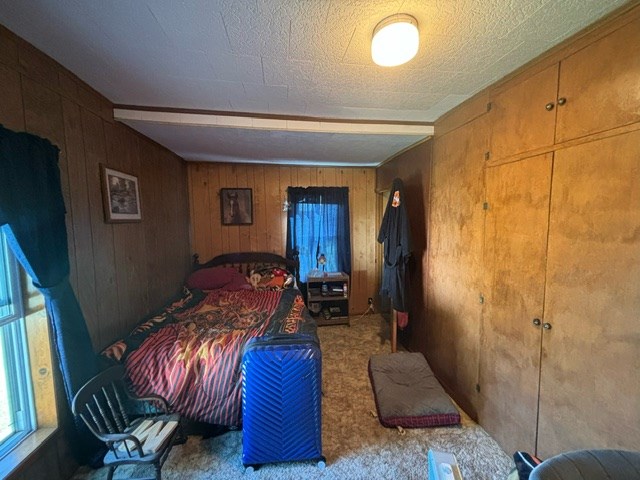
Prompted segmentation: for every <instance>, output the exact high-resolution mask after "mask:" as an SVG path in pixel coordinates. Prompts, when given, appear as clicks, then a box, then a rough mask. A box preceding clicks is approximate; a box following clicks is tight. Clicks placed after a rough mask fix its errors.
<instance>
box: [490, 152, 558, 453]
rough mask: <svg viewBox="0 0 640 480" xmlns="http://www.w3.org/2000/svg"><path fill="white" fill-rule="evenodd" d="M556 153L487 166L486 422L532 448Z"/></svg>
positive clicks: (499, 435) (502, 440) (505, 440)
mask: <svg viewBox="0 0 640 480" xmlns="http://www.w3.org/2000/svg"><path fill="white" fill-rule="evenodd" d="M552 158H553V157H552V154H551V153H549V154H545V155H538V156H535V157H530V158H527V159H525V160H521V161H519V162H514V163H508V164H504V165H501V166H497V167H491V168H487V171H486V186H487V201H488V210H487V216H486V223H485V274H486V277H485V285H486V287H485V288H486V293H485V303H484V307H485V308H484V311H483V326H482V337H481V338H482V343H481V349H480V388H481V390H480V396H481V402H480V404H481V407H480V416H479V420H480V424H481V425H482V426H483V427H484V428H485V429H486V430H487V431H488V432H489V433H490V434H491V435H492V436H493V437H494V438H495V439H496V440H497V441H498V443H499V444H500V446H501V447H502V448H503V449H504V450H505V451H506V452H514V451H516V450H525V451H529V452H533V451H534V448H535V438H536V413H537V409H538V375H539V367H540V342H541V335H542V327H540V326H535V325H534V324H533V319H534V318H539V319H540V318H542V312H543V311H542V308H543V301H544V277H545V253H546V245H547V228H548V214H549V195H550V185H551V166H552Z"/></svg>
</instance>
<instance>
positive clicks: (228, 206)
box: [220, 188, 253, 225]
mask: <svg viewBox="0 0 640 480" xmlns="http://www.w3.org/2000/svg"><path fill="white" fill-rule="evenodd" d="M220 217H221V222H222V225H252V224H253V191H252V189H250V188H221V189H220Z"/></svg>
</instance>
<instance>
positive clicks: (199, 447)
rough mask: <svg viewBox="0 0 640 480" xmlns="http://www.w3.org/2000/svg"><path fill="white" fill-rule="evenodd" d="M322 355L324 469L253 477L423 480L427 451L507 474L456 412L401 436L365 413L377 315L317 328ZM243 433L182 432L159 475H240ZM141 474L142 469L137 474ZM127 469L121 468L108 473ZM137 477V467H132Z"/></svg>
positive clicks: (269, 470)
mask: <svg viewBox="0 0 640 480" xmlns="http://www.w3.org/2000/svg"><path fill="white" fill-rule="evenodd" d="M318 335H319V337H320V341H321V344H322V352H323V390H324V397H323V403H322V408H323V420H322V428H323V431H322V440H323V453H324V455H325V456H326V458H327V466H326V468H325V469H324V470H320V469H318V468H317V466H316V465H315V463H312V462H303V463H288V464H274V465H265V466H263V467H261V468H260V469H258V470H257V471H255V472H253V473H251V474H247V475H246V476H247V477H250V478H256V479H283V480H284V479H313V478H324V479H341V480H342V479H425V478H427V451H428V450H429V449H430V448H431V449H434V450H441V451H446V452H451V453H454V454H455V455H456V457H457V459H458V463H459V465H460V468H461V470H462V474H463V476H464V478H465V480H476V479H478V480H483V479H500V480H504V479H506V477H507V475H508V473H509V471H510V470H511V468H512V460H511V458H510V457H509V456H508V455H506V454H505V453H504V452H503V451H502V450H501V449H500V447H498V445H497V444H496V443H495V441H494V440H493V439H492V438H491V437H489V435H487V433H486V432H485V431H484V430H483V429H482V428H480V427H479V426H478V425H477V424H475V423H474V422H473V421H471V420H470V419H469V417H468V416H467V415H465V414H463V415H462V417H463V420H462V426H460V427H441V428H429V429H407V430H406V431H405V432H406V433H405V435H400V434H399V433H398V432H397V431H396V430H393V429H388V428H384V427H383V426H382V425H380V423H379V422H378V420H377V419H375V418H374V417H373V416H372V415H371V413H370V412H372V411H375V404H374V400H373V394H372V391H371V385H370V383H369V376H368V373H367V362H368V360H369V356H370V355H371V354H373V353H383V352H389V351H390V347H389V340H388V327H387V324H386V323H385V322H384V320H383V319H382V317H381V316H379V315H369V316H366V317H363V318H360V319H354V320H353V321H352V325H351V327H347V326H331V327H321V328H319V330H318ZM241 455H242V433H241V432H239V431H233V432H228V433H225V434H223V435H221V436H218V437H215V438H209V439H204V440H203V439H202V438H201V437H189V440H188V441H187V443H186V444H184V445H179V446H176V447H174V449H173V451H172V452H171V455H170V456H169V458H168V460H167V462H166V463H165V465H164V468H163V469H162V473H163V479H165V480H171V479H176V480H177V479H179V480H194V479H205V478H206V479H210V478H211V479H213V478H215V479H234V478H239V477H241V476H242V475H243V473H244V469H243V466H242V461H241ZM140 473H142V472H140ZM131 474H132V472H130V471H128V470H125V469H123V468H120V469H118V470H116V475H115V478H128V477H129V476H130V475H131ZM136 474H138V472H136ZM105 476H106V469H102V470H98V471H91V470H89V469H88V468H86V467H82V468H80V469H79V470H78V472H77V473H76V475H75V476H74V477H73V478H74V479H78V480H79V479H92V480H93V479H98V478H105Z"/></svg>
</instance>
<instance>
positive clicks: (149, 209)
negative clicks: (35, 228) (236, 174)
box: [0, 26, 190, 478]
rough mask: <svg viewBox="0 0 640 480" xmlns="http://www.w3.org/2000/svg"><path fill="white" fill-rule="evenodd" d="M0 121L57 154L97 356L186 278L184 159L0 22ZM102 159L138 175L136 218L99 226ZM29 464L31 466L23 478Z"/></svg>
mask: <svg viewBox="0 0 640 480" xmlns="http://www.w3.org/2000/svg"><path fill="white" fill-rule="evenodd" d="M0 123H1V124H3V125H4V126H5V127H7V128H10V129H12V130H16V131H27V132H30V133H33V134H35V135H39V136H41V137H45V138H47V139H49V140H50V141H51V142H52V143H54V144H55V145H57V146H58V147H59V148H60V172H61V178H62V190H63V194H64V200H65V205H66V208H67V217H66V223H67V233H68V239H69V240H68V242H69V257H70V263H71V273H70V280H71V284H72V286H73V288H74V290H75V292H76V295H77V297H78V299H79V301H80V305H81V307H82V311H83V313H84V315H85V318H86V320H87V325H88V327H89V332H90V335H91V339H92V342H93V346H94V349H96V351H98V350H99V349H101V348H102V347H105V346H106V345H108V344H109V343H110V342H111V341H113V340H114V339H116V338H117V337H119V336H122V335H124V334H126V333H127V332H128V331H129V330H130V329H131V327H132V326H133V325H134V324H135V323H136V322H137V321H138V320H139V319H140V318H141V317H142V316H143V315H145V314H147V313H148V312H150V311H151V310H153V309H155V308H158V307H159V306H161V305H162V304H163V303H164V302H165V301H166V300H167V299H168V298H169V297H171V296H172V295H173V294H175V293H177V292H178V291H179V289H180V286H181V285H182V283H183V281H184V277H185V275H186V274H187V272H188V269H189V265H190V253H189V238H188V235H189V227H188V220H189V217H188V199H187V182H186V176H187V171H186V170H187V169H186V165H185V162H184V161H183V160H182V159H181V158H179V157H177V156H176V155H174V154H172V153H171V152H169V151H168V150H166V149H165V148H163V147H161V146H159V145H157V144H155V143H153V142H151V141H150V140H148V139H146V138H144V137H142V136H141V135H139V134H137V133H135V132H134V131H133V130H131V129H129V128H128V127H126V126H124V125H122V124H119V123H116V122H114V120H113V106H112V104H111V103H110V102H109V101H108V100H107V99H105V98H104V97H102V96H101V95H99V94H98V93H97V92H95V91H94V90H92V89H91V88H89V87H88V86H87V85H86V84H85V83H83V82H82V81H81V80H79V79H78V78H77V77H76V76H75V75H73V74H72V73H70V72H69V71H68V70H66V69H64V68H63V67H62V66H60V65H59V64H57V63H56V62H54V61H53V60H52V59H50V58H49V57H47V56H46V55H44V54H43V53H42V52H40V51H39V50H37V49H36V48H34V47H33V46H31V45H30V44H28V43H27V42H25V41H24V40H22V39H20V38H19V37H17V36H15V35H14V34H13V33H11V32H10V31H8V30H7V29H5V28H4V27H2V26H0ZM100 163H105V164H107V165H108V166H111V167H113V168H116V169H121V170H123V171H125V172H127V173H130V174H133V175H137V176H138V177H139V181H140V191H141V195H142V216H143V220H142V222H140V223H131V224H107V223H105V222H104V216H103V211H102V197H101V189H100V170H99V164H100ZM61 395H63V394H62V393H61ZM59 396H60V395H59ZM56 439H57V440H56V442H58V443H59V442H61V441H64V440H63V436H56ZM52 448H53V452H52V453H51V452H49V453H43V454H42V455H41V457H43V458H46V459H47V460H46V465H45V466H44V467H43V468H44V469H45V470H46V475H47V478H67V477H68V475H69V471H68V467H67V466H66V464H65V462H63V461H62V460H61V459H60V461H58V460H59V459H58V456H57V451H63V450H64V451H66V449H63V448H62V447H60V446H56V445H53V447H52ZM39 457H40V456H39ZM54 457H55V462H54V463H52V460H51V458H54ZM37 465H38V464H35V465H30V466H29V468H28V471H29V472H31V473H30V474H29V475H31V474H33V472H34V471H39V470H38V468H40V467H38V466H37ZM34 469H35V470H34ZM25 471H26V470H25ZM43 472H44V470H43ZM43 472H41V473H43ZM16 478H21V477H20V476H16ZM29 478H35V477H34V476H30V477H29Z"/></svg>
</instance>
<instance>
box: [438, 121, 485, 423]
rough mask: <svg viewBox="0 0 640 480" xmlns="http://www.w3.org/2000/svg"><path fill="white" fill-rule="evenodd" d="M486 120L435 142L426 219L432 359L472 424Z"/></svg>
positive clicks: (480, 282) (469, 124)
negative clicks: (428, 212) (427, 229)
mask: <svg viewBox="0 0 640 480" xmlns="http://www.w3.org/2000/svg"><path fill="white" fill-rule="evenodd" d="M487 142H488V129H487V122H486V116H483V117H479V118H478V119H476V120H474V121H473V122H471V123H468V124H465V125H464V126H462V127H460V128H459V129H456V130H453V131H452V132H450V133H448V134H446V135H445V136H443V137H440V138H438V139H436V141H435V142H434V156H433V167H432V177H431V210H430V214H429V215H430V216H429V235H430V237H429V246H428V255H429V269H428V275H427V285H428V288H429V291H428V299H427V302H428V306H427V309H428V313H427V315H428V331H427V358H428V360H429V362H430V364H431V367H432V368H433V370H434V372H435V373H436V375H438V378H440V380H441V381H442V382H443V383H445V384H446V385H447V386H448V387H449V388H450V389H451V390H452V391H453V392H455V397H456V400H457V401H458V402H459V403H460V404H461V406H462V407H463V408H464V409H465V411H467V412H468V413H469V414H470V415H472V416H475V412H476V408H477V406H476V403H477V397H476V392H475V386H476V383H477V379H478V361H479V358H478V355H479V341H480V322H481V319H482V305H481V303H480V299H479V297H480V293H481V292H482V279H483V277H482V237H483V220H484V215H483V209H482V204H483V201H484V180H483V179H484V152H486V149H487Z"/></svg>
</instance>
